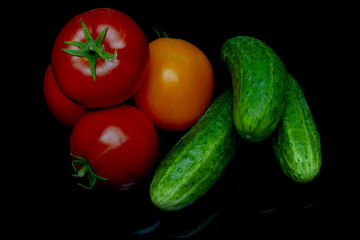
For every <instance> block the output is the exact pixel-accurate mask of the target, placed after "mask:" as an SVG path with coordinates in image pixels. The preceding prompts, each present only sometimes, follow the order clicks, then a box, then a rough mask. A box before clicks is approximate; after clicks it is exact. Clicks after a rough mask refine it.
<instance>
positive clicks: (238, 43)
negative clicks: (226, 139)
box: [221, 36, 287, 142]
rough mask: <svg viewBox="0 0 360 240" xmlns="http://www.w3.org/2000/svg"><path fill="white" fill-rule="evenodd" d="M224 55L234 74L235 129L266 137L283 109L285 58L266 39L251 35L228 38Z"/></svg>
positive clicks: (250, 137)
mask: <svg viewBox="0 0 360 240" xmlns="http://www.w3.org/2000/svg"><path fill="white" fill-rule="evenodd" d="M221 58H222V59H223V61H224V62H225V63H226V65H227V67H228V70H229V72H230V74H231V78H232V86H233V94H234V98H233V100H234V103H233V109H234V124H235V127H236V130H237V131H238V133H239V135H240V136H241V137H243V138H244V139H245V140H247V141H250V142H258V141H261V140H264V139H265V138H267V137H269V136H270V135H271V133H272V132H273V131H274V130H275V128H276V127H277V125H278V123H279V121H280V118H281V115H282V112H283V109H284V100H285V94H284V92H285V89H286V81H287V71H286V69H285V66H284V64H283V62H282V61H281V60H280V58H279V57H278V56H277V55H276V54H275V52H274V51H273V50H272V49H271V48H270V47H268V46H267V45H266V44H265V43H264V42H262V41H260V40H258V39H256V38H253V37H248V36H238V37H234V38H230V39H229V40H227V41H226V42H225V43H224V44H223V46H222V48H221Z"/></svg>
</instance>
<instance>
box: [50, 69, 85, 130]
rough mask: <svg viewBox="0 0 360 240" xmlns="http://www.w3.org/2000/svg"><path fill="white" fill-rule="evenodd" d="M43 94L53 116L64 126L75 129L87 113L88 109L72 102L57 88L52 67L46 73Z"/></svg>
mask: <svg viewBox="0 0 360 240" xmlns="http://www.w3.org/2000/svg"><path fill="white" fill-rule="evenodd" d="M43 92H44V98H45V102H46V105H47V107H48V109H49V111H50V112H51V113H52V115H53V116H54V117H55V118H56V119H57V120H58V121H59V122H61V123H62V124H64V125H65V126H68V127H73V126H74V125H75V124H76V123H77V121H78V120H79V119H80V118H81V117H82V116H83V115H84V114H85V113H86V112H87V110H86V108H85V107H83V106H80V105H78V104H76V103H74V102H72V101H70V100H69V99H68V98H67V97H65V95H64V94H63V93H62V92H61V91H60V89H59V87H58V86H57V84H56V82H55V79H54V75H53V73H52V70H51V65H49V66H48V68H47V69H46V72H45V76H44V81H43Z"/></svg>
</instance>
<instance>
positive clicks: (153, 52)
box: [134, 38, 214, 131]
mask: <svg viewBox="0 0 360 240" xmlns="http://www.w3.org/2000/svg"><path fill="white" fill-rule="evenodd" d="M149 50H150V65H149V69H148V74H147V76H146V78H145V80H144V83H143V85H142V86H141V87H140V89H139V90H138V91H137V92H136V93H135V95H134V102H135V105H136V106H137V107H138V108H140V109H141V110H143V111H144V112H145V113H147V114H148V116H149V117H150V118H151V119H152V121H153V123H154V124H155V126H157V127H158V128H160V129H162V130H167V131H181V130H185V129H187V128H188V127H190V126H191V125H193V124H194V123H195V122H196V121H197V120H198V119H199V118H200V116H201V115H202V114H203V113H204V112H205V111H206V109H207V108H208V106H209V105H210V102H211V99H212V96H213V92H214V72H213V69H212V66H211V63H210V61H209V59H208V58H207V57H206V56H205V54H204V53H203V52H202V51H201V50H200V49H199V48H197V47H196V46H194V45H193V44H191V43H189V42H187V41H184V40H180V39H173V38H159V39H156V40H154V41H152V42H151V43H150V45H149Z"/></svg>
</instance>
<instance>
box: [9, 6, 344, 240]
mask: <svg viewBox="0 0 360 240" xmlns="http://www.w3.org/2000/svg"><path fill="white" fill-rule="evenodd" d="M193 4H195V2H193V3H192V2H183V1H182V2H174V3H173V2H167V3H162V4H160V3H154V2H145V3H139V2H133V3H129V2H123V1H101V2H100V1H99V2H98V3H95V2H86V3H83V4H82V5H80V4H79V5H76V4H74V3H66V4H64V3H61V4H60V3H56V2H52V1H49V2H48V3H42V4H41V5H39V6H33V5H30V4H29V5H22V8H21V10H18V9H17V8H15V7H14V8H11V9H12V20H14V19H20V20H19V21H17V22H15V21H13V22H12V21H8V24H6V26H5V27H6V29H9V31H7V34H6V37H5V39H6V41H9V40H11V41H12V42H11V44H8V45H7V46H8V47H5V48H9V50H11V54H10V55H11V66H10V67H9V68H8V69H6V71H7V72H9V71H11V73H12V74H13V76H11V78H10V79H9V80H10V81H8V82H10V83H13V84H11V87H10V89H11V91H10V92H9V93H8V94H10V95H11V101H8V102H11V103H12V105H11V106H10V108H9V109H7V108H5V111H6V113H10V112H11V114H6V117H4V118H6V120H8V121H9V122H10V123H9V124H10V125H9V124H7V125H5V124H4V129H6V132H8V131H10V135H9V137H8V143H10V144H9V145H7V146H6V152H9V153H10V156H11V157H8V159H7V161H6V162H7V163H8V164H9V167H8V169H11V171H7V172H9V173H10V176H9V177H6V179H8V180H7V181H8V182H10V183H11V184H6V185H8V186H10V187H9V188H10V189H11V190H12V193H10V194H7V195H6V196H7V197H6V198H7V199H8V200H9V202H10V203H12V202H14V201H15V200H20V203H17V204H16V206H13V205H9V206H11V207H9V208H11V209H10V210H11V214H10V217H9V223H10V224H13V225H17V226H23V227H22V228H21V229H23V231H24V232H26V233H28V234H29V235H34V236H39V235H44V236H46V235H47V234H49V233H46V231H50V234H51V237H52V236H74V237H75V236H93V235H95V234H96V236H100V237H103V238H105V239H106V238H107V237H105V236H117V237H118V238H120V239H171V238H174V237H175V236H181V235H186V233H187V231H191V230H192V229H195V228H196V227H197V226H199V225H200V224H201V223H202V222H204V220H205V219H208V217H209V216H213V217H214V216H216V217H214V220H213V221H212V222H211V223H209V225H208V226H207V227H205V228H204V229H203V230H202V231H200V232H198V233H196V234H194V235H192V236H191V237H189V239H282V238H292V239H294V238H295V239H300V238H301V239H304V238H306V239H313V238H314V237H324V236H325V235H332V234H333V233H335V231H337V230H338V229H337V228H336V227H335V228H333V227H330V226H332V224H331V223H336V222H339V221H342V220H341V219H339V218H336V217H335V216H336V212H337V211H336V210H335V208H336V207H337V203H336V202H334V199H335V197H336V195H337V191H335V190H337V189H339V187H341V186H340V185H339V182H338V181H337V177H338V175H337V174H334V172H335V171H336V170H337V171H339V170H338V169H337V164H336V161H337V158H338V156H337V155H336V153H335V150H336V144H335V141H334V140H333V139H334V135H333V132H334V131H333V129H334V125H335V124H336V119H335V116H334V115H336V114H335V112H337V111H339V110H336V111H335V112H334V108H335V109H338V108H337V107H336V106H337V101H336V99H335V98H334V94H335V91H336V90H338V89H336V88H335V87H334V84H333V83H334V82H336V81H339V75H337V73H336V69H338V63H339V60H338V59H336V58H335V57H334V56H335V55H337V54H338V52H339V51H340V50H339V48H337V46H338V45H339V44H338V43H339V42H338V39H339V36H342V35H346V34H347V29H346V28H344V27H343V26H344V24H345V25H346V21H347V19H345V18H344V17H343V16H344V15H343V14H345V13H346V11H347V10H345V9H344V8H340V7H339V6H331V5H327V6H314V5H297V4H288V5H286V4H281V5H274V4H268V5H263V4H260V3H259V4H253V5H250V4H244V3H243V2H239V3H237V4H235V3H232V2H226V1H220V2H214V3H206V4H205V5H204V4H199V5H193ZM98 7H110V8H114V9H117V10H119V11H122V12H123V13H125V14H127V15H128V16H130V17H131V18H133V19H134V20H135V21H136V22H137V23H138V25H139V26H140V27H141V28H142V29H143V31H144V32H145V34H146V36H147V38H148V40H149V42H150V41H152V40H154V39H155V38H156V34H155V32H154V30H153V28H156V29H158V30H164V31H165V32H166V33H167V34H168V35H169V36H170V37H173V38H181V39H184V40H187V41H189V42H191V43H192V44H194V45H195V46H197V47H199V48H200V49H201V50H202V51H203V52H204V53H205V54H206V55H207V56H208V58H209V59H210V61H211V63H212V65H213V69H214V73H215V93H214V97H216V96H218V95H219V94H220V93H221V92H222V91H223V90H225V89H226V88H228V87H231V78H230V76H229V74H228V71H227V69H226V67H225V65H224V64H223V63H222V62H221V60H220V48H221V45H222V44H223V43H224V42H225V41H226V40H227V39H228V38H231V37H234V36H237V35H248V36H252V37H256V38H258V39H260V40H262V41H264V42H265V43H266V44H267V45H268V46H270V47H271V48H272V49H273V50H274V51H275V52H276V53H277V55H278V56H279V57H280V58H281V59H282V60H283V62H284V63H285V66H286V68H287V70H288V71H289V72H290V73H291V74H292V75H293V76H294V77H295V78H296V79H297V80H298V82H299V84H300V86H301V87H302V88H303V90H304V92H305V95H306V97H307V101H308V104H309V106H310V109H311V111H312V114H313V117H314V119H315V121H316V123H317V127H318V130H319V133H320V137H321V144H322V160H323V165H322V169H321V173H320V175H319V177H318V178H317V179H316V180H315V181H314V182H312V183H309V184H305V185H301V184H296V183H294V182H292V181H291V180H289V179H288V178H287V177H285V176H284V174H283V173H282V171H281V169H280V167H279V165H278V163H277V162H276V159H275V157H274V154H273V151H272V144H271V139H270V138H269V139H267V140H265V141H263V142H260V143H247V142H245V141H242V142H241V145H240V147H239V150H238V153H237V155H236V156H235V158H234V159H233V160H232V162H231V163H230V164H229V166H228V168H227V169H226V171H225V173H224V174H223V175H222V177H221V178H220V179H219V181H218V182H217V183H216V184H215V185H214V187H213V188H212V189H211V190H210V191H209V192H208V193H207V194H206V195H205V196H204V197H202V198H200V199H199V200H198V201H196V202H195V203H194V204H193V205H192V206H190V207H188V208H186V209H184V210H181V211H178V212H172V213H166V212H162V211H160V210H158V209H156V208H155V207H154V206H152V204H151V201H150V199H149V197H148V187H149V184H150V181H151V178H152V174H153V171H154V170H155V168H156V166H157V164H158V163H159V161H160V160H161V158H162V157H163V156H164V155H165V154H166V152H167V151H168V150H169V149H170V148H171V147H172V145H173V144H174V143H175V142H176V141H177V140H178V139H179V137H180V136H182V135H183V134H184V132H179V133H166V132H162V131H160V130H159V132H158V133H159V137H160V144H161V145H160V153H159V159H158V161H157V163H156V165H155V166H154V169H153V171H152V172H151V173H150V174H149V175H148V177H147V178H145V179H144V181H142V182H141V183H139V184H138V185H137V186H136V187H135V188H133V189H131V190H129V191H126V192H103V191H90V192H89V191H85V190H83V189H81V188H79V187H78V186H77V185H76V184H75V181H74V179H72V177H71V174H72V168H71V165H70V160H71V159H70V156H69V149H68V140H69V136H70V134H71V129H69V128H66V127H64V126H62V125H61V124H60V123H58V122H57V121H56V120H55V119H54V118H53V117H52V115H51V114H50V113H49V112H48V111H47V108H46V105H45V102H44V100H43V95H42V80H43V76H44V73H45V69H46V67H47V66H48V64H49V63H50V52H51V48H52V44H53V42H54V40H55V38H56V35H57V33H58V32H59V31H60V30H61V28H62V27H63V26H64V25H65V24H66V22H67V21H69V20H70V19H71V18H72V17H74V16H76V15H78V14H80V13H82V12H85V11H88V10H91V9H94V8H98ZM16 9H17V10H16ZM340 20H341V21H342V22H341V21H340ZM344 21H345V23H344ZM11 67H14V69H13V68H11ZM8 89H9V88H8ZM5 93H7V92H6V91H4V94H5ZM127 103H129V104H132V102H131V99H130V100H129V101H127ZM5 105H6V106H8V105H7V104H5ZM9 126H10V127H9ZM14 191H15V193H16V197H14V196H15V194H14ZM13 197H14V198H13ZM156 221H160V225H159V227H158V228H157V229H155V230H154V231H152V232H150V233H148V234H145V235H135V234H132V232H134V231H137V230H139V229H143V228H145V227H147V226H149V225H151V224H152V223H154V222H156ZM29 224H31V227H28V228H27V227H26V226H29ZM329 224H331V225H329ZM20 232H22V231H20ZM113 234H116V235H113Z"/></svg>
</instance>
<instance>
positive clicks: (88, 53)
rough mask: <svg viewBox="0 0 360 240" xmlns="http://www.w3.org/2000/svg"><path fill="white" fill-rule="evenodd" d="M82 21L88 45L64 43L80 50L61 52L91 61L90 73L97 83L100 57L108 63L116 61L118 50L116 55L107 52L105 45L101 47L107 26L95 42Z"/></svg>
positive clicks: (74, 42) (71, 42) (72, 42)
mask: <svg viewBox="0 0 360 240" xmlns="http://www.w3.org/2000/svg"><path fill="white" fill-rule="evenodd" d="M80 21H81V26H82V29H83V31H84V35H85V40H86V43H83V42H77V41H68V42H64V43H65V44H68V45H72V46H75V47H78V48H80V49H78V50H76V49H69V48H63V49H61V50H62V51H64V52H66V53H68V54H70V55H74V56H78V57H85V58H87V60H88V61H89V65H90V71H91V74H92V76H93V79H94V82H95V81H96V72H95V65H96V60H97V59H98V58H99V57H101V58H102V59H104V60H106V61H108V60H114V59H116V57H117V53H116V50H115V52H114V54H111V53H108V52H106V51H105V47H104V45H101V43H102V42H103V40H104V37H105V34H106V31H107V29H108V26H106V27H105V28H104V30H103V31H102V32H101V33H100V35H99V36H98V38H97V39H96V40H94V39H93V38H92V36H91V34H90V32H89V29H88V28H87V27H86V25H85V23H84V22H83V20H80Z"/></svg>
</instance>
